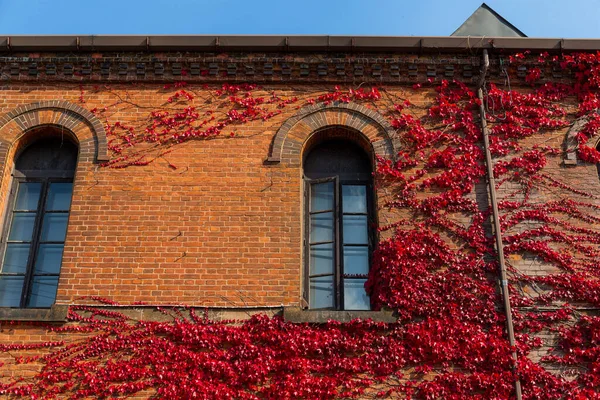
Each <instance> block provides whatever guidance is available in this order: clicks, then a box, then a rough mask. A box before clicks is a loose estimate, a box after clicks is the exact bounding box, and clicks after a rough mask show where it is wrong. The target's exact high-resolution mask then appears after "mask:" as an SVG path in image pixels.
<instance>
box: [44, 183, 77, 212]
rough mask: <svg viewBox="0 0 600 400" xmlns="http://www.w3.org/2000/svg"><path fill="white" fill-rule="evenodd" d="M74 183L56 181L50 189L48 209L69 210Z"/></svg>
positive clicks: (47, 201)
mask: <svg viewBox="0 0 600 400" xmlns="http://www.w3.org/2000/svg"><path fill="white" fill-rule="evenodd" d="M72 191H73V184H72V183H70V182H54V183H51V184H50V188H49V189H48V197H47V198H46V210H48V211H55V210H64V211H68V210H69V207H70V206H71V192H72Z"/></svg>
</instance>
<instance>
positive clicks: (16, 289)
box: [0, 276, 23, 307]
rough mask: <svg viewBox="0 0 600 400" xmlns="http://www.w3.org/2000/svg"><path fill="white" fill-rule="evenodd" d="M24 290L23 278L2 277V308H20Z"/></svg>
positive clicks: (0, 290)
mask: <svg viewBox="0 0 600 400" xmlns="http://www.w3.org/2000/svg"><path fill="white" fill-rule="evenodd" d="M22 290H23V277H22V276H0V307H19V306H20V305H21V291H22Z"/></svg>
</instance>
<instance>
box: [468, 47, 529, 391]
mask: <svg viewBox="0 0 600 400" xmlns="http://www.w3.org/2000/svg"><path fill="white" fill-rule="evenodd" d="M489 66H490V58H489V56H488V52H487V50H485V49H484V50H483V69H482V70H481V76H480V77H479V82H478V83H477V97H478V98H479V101H480V103H481V104H480V105H479V114H480V116H481V130H482V132H483V148H484V151H485V163H486V166H487V178H488V186H489V188H490V202H491V203H492V217H493V219H494V232H495V236H496V249H497V252H498V262H499V263H500V284H501V288H502V297H503V299H504V311H505V313H506V330H507V332H508V342H509V344H510V345H511V347H513V348H515V345H516V341H515V331H514V327H513V319H512V309H511V307H510V297H509V293H508V278H507V275H506V264H505V263H504V251H503V244H502V233H501V231H500V218H499V217H498V200H497V198H496V183H495V182H494V167H493V164H492V153H490V140H489V131H488V127H487V123H486V121H485V106H484V103H483V89H482V88H483V84H484V82H485V75H486V73H487V70H488V67H489ZM512 357H513V359H514V360H515V365H516V363H517V352H516V351H513V352H512ZM515 393H516V395H517V400H521V398H522V395H521V381H519V378H518V377H517V378H516V380H515Z"/></svg>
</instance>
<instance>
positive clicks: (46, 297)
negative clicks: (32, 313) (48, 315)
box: [27, 276, 58, 308]
mask: <svg viewBox="0 0 600 400" xmlns="http://www.w3.org/2000/svg"><path fill="white" fill-rule="evenodd" d="M57 288H58V276H34V277H33V282H32V285H31V294H30V295H29V300H28V302H27V307H34V308H48V307H50V306H52V304H54V300H55V299H56V289H57Z"/></svg>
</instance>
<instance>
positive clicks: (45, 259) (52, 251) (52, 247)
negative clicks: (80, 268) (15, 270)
mask: <svg viewBox="0 0 600 400" xmlns="http://www.w3.org/2000/svg"><path fill="white" fill-rule="evenodd" d="M62 254H63V245H62V244H40V247H39V249H38V253H37V257H36V259H35V270H34V274H36V275H38V274H59V273H60V264H61V261H62Z"/></svg>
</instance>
